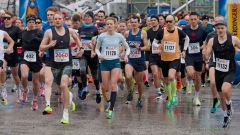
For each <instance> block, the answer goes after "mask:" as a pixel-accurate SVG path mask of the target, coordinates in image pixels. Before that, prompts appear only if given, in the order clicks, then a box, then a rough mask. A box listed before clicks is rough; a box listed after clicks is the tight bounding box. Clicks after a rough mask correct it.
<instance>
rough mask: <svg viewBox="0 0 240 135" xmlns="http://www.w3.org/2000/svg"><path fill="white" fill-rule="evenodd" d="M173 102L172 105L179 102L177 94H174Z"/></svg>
mask: <svg viewBox="0 0 240 135" xmlns="http://www.w3.org/2000/svg"><path fill="white" fill-rule="evenodd" d="M171 104H172V105H176V104H177V96H174V97H173V98H172V101H171Z"/></svg>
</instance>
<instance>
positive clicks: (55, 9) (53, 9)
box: [46, 6, 58, 12]
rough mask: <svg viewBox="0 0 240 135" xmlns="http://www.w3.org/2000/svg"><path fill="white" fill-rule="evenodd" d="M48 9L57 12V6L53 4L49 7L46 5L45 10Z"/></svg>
mask: <svg viewBox="0 0 240 135" xmlns="http://www.w3.org/2000/svg"><path fill="white" fill-rule="evenodd" d="M48 11H53V12H57V11H58V8H57V7H55V6H51V7H48V8H47V9H46V12H48Z"/></svg>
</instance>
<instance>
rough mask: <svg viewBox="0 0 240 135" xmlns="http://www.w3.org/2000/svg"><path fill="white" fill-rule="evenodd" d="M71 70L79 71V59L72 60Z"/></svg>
mask: <svg viewBox="0 0 240 135" xmlns="http://www.w3.org/2000/svg"><path fill="white" fill-rule="evenodd" d="M72 69H73V70H79V69H80V61H79V59H73V60H72Z"/></svg>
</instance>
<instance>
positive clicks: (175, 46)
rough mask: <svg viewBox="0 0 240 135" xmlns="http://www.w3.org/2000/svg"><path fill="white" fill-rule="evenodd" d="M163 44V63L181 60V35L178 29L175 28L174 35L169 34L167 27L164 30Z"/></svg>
mask: <svg viewBox="0 0 240 135" xmlns="http://www.w3.org/2000/svg"><path fill="white" fill-rule="evenodd" d="M161 44H162V45H163V47H162V48H161V60H162V61H173V60H176V59H180V48H179V34H178V28H177V27H175V30H174V32H173V33H170V32H168V31H167V28H166V27H165V28H164V34H163V39H162V41H161Z"/></svg>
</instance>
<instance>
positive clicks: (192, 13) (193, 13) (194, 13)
mask: <svg viewBox="0 0 240 135" xmlns="http://www.w3.org/2000/svg"><path fill="white" fill-rule="evenodd" d="M191 15H196V16H199V14H198V13H197V12H191V13H190V16H191Z"/></svg>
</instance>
